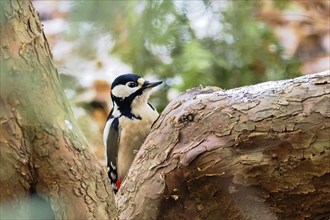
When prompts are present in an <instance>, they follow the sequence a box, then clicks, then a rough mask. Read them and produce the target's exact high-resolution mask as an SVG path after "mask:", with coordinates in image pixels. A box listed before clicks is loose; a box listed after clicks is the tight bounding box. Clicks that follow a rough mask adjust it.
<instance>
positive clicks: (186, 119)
mask: <svg viewBox="0 0 330 220" xmlns="http://www.w3.org/2000/svg"><path fill="white" fill-rule="evenodd" d="M194 117H195V116H194V114H192V113H189V114H183V115H181V116H180V118H179V120H178V121H179V123H184V124H186V123H189V122H192V121H193V120H194Z"/></svg>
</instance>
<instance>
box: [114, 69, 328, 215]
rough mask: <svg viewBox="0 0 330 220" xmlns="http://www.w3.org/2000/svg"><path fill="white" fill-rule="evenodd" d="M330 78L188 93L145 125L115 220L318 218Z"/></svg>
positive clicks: (323, 193) (324, 180)
mask: <svg viewBox="0 0 330 220" xmlns="http://www.w3.org/2000/svg"><path fill="white" fill-rule="evenodd" d="M329 153H330V72H329V71H327V72H324V73H320V74H314V75H309V76H304V77H300V78H296V79H290V80H285V81H278V82H267V83H261V84H258V85H254V86H248V87H242V88H237V89H232V90H228V91H223V90H220V89H218V88H208V87H207V88H197V89H192V90H190V91H188V92H186V93H184V94H182V95H181V96H179V97H178V98H177V99H175V100H174V101H172V102H171V103H170V104H169V105H168V106H167V107H166V109H165V110H164V111H163V113H162V114H161V116H160V118H159V119H158V121H157V122H156V123H155V125H154V127H153V130H152V131H151V133H150V134H149V136H148V137H147V139H146V141H145V143H144V145H143V146H142V148H141V150H140V152H139V153H138V155H137V158H136V160H135V161H134V163H133V165H132V167H131V169H130V171H129V173H128V176H127V179H126V181H125V182H124V183H123V185H122V188H121V189H120V191H119V193H118V198H117V202H118V208H119V213H120V216H119V217H120V219H328V218H329V217H330V190H329V189H330V181H329V178H330V161H329Z"/></svg>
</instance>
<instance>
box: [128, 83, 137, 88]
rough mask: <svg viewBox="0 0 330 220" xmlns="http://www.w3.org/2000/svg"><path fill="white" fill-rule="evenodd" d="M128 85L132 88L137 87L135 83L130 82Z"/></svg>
mask: <svg viewBox="0 0 330 220" xmlns="http://www.w3.org/2000/svg"><path fill="white" fill-rule="evenodd" d="M127 85H128V86H129V87H131V88H133V87H135V86H136V83H135V82H129V83H127Z"/></svg>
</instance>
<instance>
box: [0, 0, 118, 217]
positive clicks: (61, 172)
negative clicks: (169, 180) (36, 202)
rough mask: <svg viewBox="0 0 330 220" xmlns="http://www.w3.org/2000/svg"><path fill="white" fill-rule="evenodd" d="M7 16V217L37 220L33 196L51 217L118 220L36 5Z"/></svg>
mask: <svg viewBox="0 0 330 220" xmlns="http://www.w3.org/2000/svg"><path fill="white" fill-rule="evenodd" d="M0 16H1V95H0V102H1V118H0V119H1V138H0V141H1V148H0V153H1V154H0V158H1V160H0V163H1V165H0V174H1V178H0V186H1V191H0V192H1V195H0V203H1V206H0V209H1V210H0V213H1V218H2V219H8V218H13V219H17V218H31V213H29V212H31V209H32V208H33V207H29V202H27V203H26V202H25V201H26V199H27V198H29V197H31V196H33V195H38V197H39V198H41V200H43V201H45V202H46V203H48V204H49V207H50V208H51V211H52V213H51V216H48V217H49V218H52V217H54V218H56V219H110V218H111V217H116V216H117V214H116V208H115V206H114V197H113V194H112V190H111V189H110V187H109V184H108V179H107V176H106V172H105V170H103V169H102V168H101V167H100V165H99V164H98V163H97V161H96V159H95V157H94V155H93V154H92V153H91V152H90V150H89V148H88V146H87V144H86V142H85V140H84V138H83V136H82V135H81V133H80V131H79V129H78V128H77V126H76V123H75V121H74V119H73V117H72V113H71V110H70V107H69V105H68V103H67V101H66V99H65V96H64V94H63V90H62V89H61V86H60V81H59V78H58V73H57V70H56V68H55V67H54V64H53V61H52V57H51V53H50V50H49V46H48V43H47V40H46V38H45V36H44V33H43V30H42V25H41V23H40V19H39V16H38V14H37V12H36V11H35V9H34V8H33V5H32V3H31V2H30V1H18V0H10V1H9V0H8V1H1V15H0ZM29 209H30V210H29ZM38 211H39V212H42V211H43V210H38ZM34 214H35V213H34ZM36 217H38V216H36ZM39 217H40V216H39Z"/></svg>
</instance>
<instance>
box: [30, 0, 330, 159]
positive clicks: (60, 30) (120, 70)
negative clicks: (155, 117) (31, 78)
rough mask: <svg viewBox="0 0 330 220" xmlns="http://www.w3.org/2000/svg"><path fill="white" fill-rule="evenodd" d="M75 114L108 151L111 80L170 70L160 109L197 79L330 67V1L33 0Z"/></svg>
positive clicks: (266, 76) (242, 79) (208, 82)
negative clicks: (106, 131)
mask: <svg viewBox="0 0 330 220" xmlns="http://www.w3.org/2000/svg"><path fill="white" fill-rule="evenodd" d="M33 4H34V6H35V8H36V9H37V11H38V12H39V14H40V17H41V19H42V23H43V26H44V31H45V34H46V37H47V39H48V42H49V44H50V47H51V51H52V54H53V59H54V61H55V64H56V66H57V68H58V70H59V72H60V77H61V80H62V85H63V87H64V90H65V93H66V95H67V97H68V99H69V100H70V102H71V104H72V106H73V110H74V114H75V117H76V118H77V119H78V123H79V125H80V127H81V130H82V131H83V132H84V134H85V137H86V139H87V141H88V142H89V145H90V146H91V147H92V149H93V151H94V152H95V153H96V155H97V156H98V157H99V158H100V160H101V161H104V146H103V143H102V130H103V126H104V123H105V120H106V117H107V114H108V112H109V102H110V100H109V86H110V84H111V82H112V81H113V80H114V79H115V78H116V77H117V76H118V75H121V74H124V73H136V74H139V75H143V76H144V77H145V78H147V79H150V80H153V79H161V80H164V81H165V84H163V86H162V87H161V88H160V89H158V90H157V91H156V92H155V95H153V97H152V99H151V102H152V103H153V104H154V105H155V106H157V108H158V110H159V111H162V110H163V108H164V107H165V106H166V105H167V104H168V102H169V101H171V100H172V99H174V98H175V97H176V96H177V95H178V94H179V93H180V92H183V91H185V90H186V89H188V88H192V87H196V86H199V85H202V86H218V87H221V88H224V89H230V88H234V87H239V86H243V85H250V84H256V83H258V82H263V81H271V80H280V79H287V78H293V77H296V76H300V75H304V74H311V73H316V72H320V71H324V70H328V69H330V67H329V65H330V64H329V56H330V55H329V54H330V43H329V42H330V32H329V29H330V24H329V18H330V1H328V0H313V1H301V0H281V1H279V0H277V1H275V0H273V1H272V0H268V1H261V0H260V1H233V0H221V1H209V0H200V1H197V0H196V1H191V0H186V1H185V0H181V1H165V0H158V1H55V0H53V1H47V0H39V1H36V0H34V1H33Z"/></svg>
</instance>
